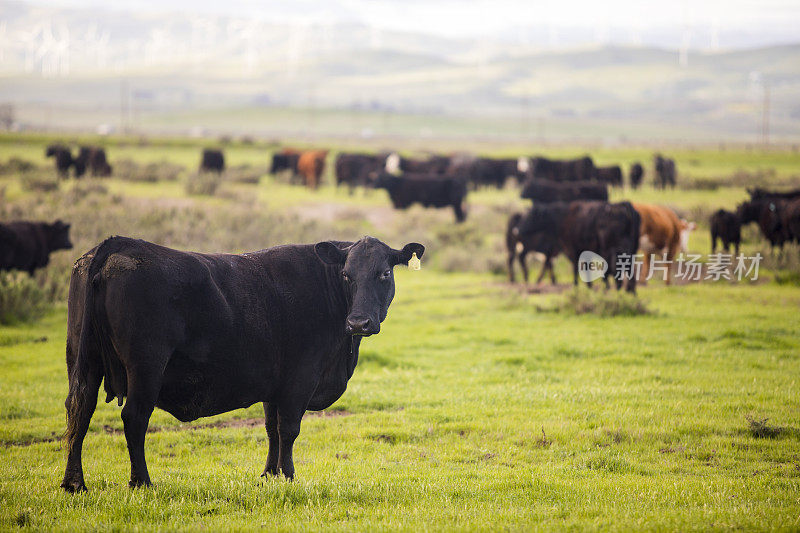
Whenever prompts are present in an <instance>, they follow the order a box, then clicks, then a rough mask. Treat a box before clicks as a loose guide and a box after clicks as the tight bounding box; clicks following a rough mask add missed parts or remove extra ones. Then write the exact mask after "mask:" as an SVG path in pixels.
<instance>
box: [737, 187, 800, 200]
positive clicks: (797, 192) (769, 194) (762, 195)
mask: <svg viewBox="0 0 800 533" xmlns="http://www.w3.org/2000/svg"><path fill="white" fill-rule="evenodd" d="M747 193H748V194H749V195H750V199H751V200H764V199H774V198H779V199H781V200H794V199H795V198H800V189H793V190H791V191H783V192H778V191H770V190H767V189H762V188H760V187H756V188H755V189H747Z"/></svg>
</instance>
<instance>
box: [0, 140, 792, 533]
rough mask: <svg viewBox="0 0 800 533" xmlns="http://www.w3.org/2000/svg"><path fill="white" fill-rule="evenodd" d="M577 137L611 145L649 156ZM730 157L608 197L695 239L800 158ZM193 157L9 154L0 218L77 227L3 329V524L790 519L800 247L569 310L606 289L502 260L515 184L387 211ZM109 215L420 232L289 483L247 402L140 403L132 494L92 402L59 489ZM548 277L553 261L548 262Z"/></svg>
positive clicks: (723, 522) (276, 228)
mask: <svg viewBox="0 0 800 533" xmlns="http://www.w3.org/2000/svg"><path fill="white" fill-rule="evenodd" d="M46 141H47V139H38V138H37V139H32V138H2V139H0V162H5V161H7V160H8V158H10V157H12V156H16V157H22V158H23V159H29V160H32V161H34V162H36V163H37V164H39V165H44V164H45V161H44V159H43V158H42V154H43V143H44V142H46ZM116 142H118V141H113V142H110V143H109V156H110V158H111V162H112V164H113V163H114V160H115V159H117V158H131V159H133V160H136V161H138V162H140V163H144V162H148V161H161V160H162V159H163V160H168V161H171V162H174V163H179V164H183V165H185V166H190V165H191V166H193V165H194V164H196V160H197V159H199V155H198V150H199V149H198V147H197V146H195V145H193V144H192V143H191V142H188V141H187V142H185V143H177V142H176V143H175V144H174V145H160V146H153V145H148V146H144V147H136V146H133V145H132V144H125V143H122V144H123V145H117V144H115V143H116ZM271 149H272V148H271V147H269V146H262V145H255V146H245V145H235V146H233V147H231V149H230V150H229V152H228V153H229V154H230V159H231V160H233V161H235V162H236V163H235V164H250V165H264V164H265V161H266V159H267V157H266V155H264V154H268V153H269V151H270V150H271ZM508 151H511V148H508ZM559 151H563V152H565V153H566V152H569V153H582V152H585V151H586V148H585V147H564V148H563V149H559ZM591 152H592V154H593V155H596V156H597V157H596V158H597V159H598V160H601V161H603V162H605V161H608V162H612V161H629V160H632V159H634V158H641V159H642V160H646V158H649V155H650V153H651V152H650V151H648V150H646V149H624V150H620V151H618V152H614V151H613V150H610V149H605V150H598V151H597V153H596V151H595V150H592V151H591ZM520 153H524V152H520ZM692 154H693V155H692ZM728 155H729V156H730V157H727V156H726V155H725V153H722V152H719V151H716V150H712V149H710V148H703V149H697V150H686V151H685V152H681V153H679V154H676V156H677V157H678V166H679V170H680V169H683V168H686V169H687V170H686V172H687V173H689V172H690V171H691V172H696V173H697V174H696V175H697V176H700V177H703V178H707V179H712V180H717V182H716V183H717V187H716V188H707V187H706V188H700V189H697V188H689V189H678V190H675V191H670V192H666V193H662V192H659V191H655V190H653V189H650V188H645V189H643V190H641V191H638V192H635V193H633V192H630V191H621V192H617V193H615V198H623V197H624V198H630V199H636V200H642V201H653V202H659V203H665V204H668V205H672V206H674V207H675V208H677V209H679V210H680V211H681V212H682V214H684V215H687V216H690V217H692V218H694V219H695V220H696V221H697V222H698V223H699V224H700V226H701V227H700V230H699V231H698V232H697V233H696V234H695V235H694V236H693V239H692V241H691V245H690V249H691V250H692V251H696V252H698V253H701V252H702V253H706V252H707V251H708V249H709V242H708V240H709V239H708V230H707V225H706V218H705V217H707V215H708V214H709V213H711V212H712V211H713V210H714V209H716V208H718V207H728V208H732V207H733V206H734V205H735V204H736V202H738V201H741V200H742V199H743V198H744V197H745V191H744V185H745V184H744V183H741V182H739V181H738V180H743V179H744V178H742V177H739V178H735V177H734V176H735V174H737V173H746V174H747V175H748V176H751V177H752V179H753V180H763V181H764V182H767V183H775V184H788V183H793V182H794V180H796V179H797V176H798V175H800V160H798V155H797V154H794V153H793V152H791V151H786V152H763V153H748V152H747V151H745V150H734V151H733V153H730V154H728ZM690 158H693V159H695V160H696V164H695V165H694V167H691V166H690V165H689V160H690ZM682 162H683V163H682ZM185 179H187V177H186V176H184V175H181V177H180V178H179V179H178V180H176V181H169V182H156V183H146V182H131V181H127V180H124V179H120V178H114V179H110V180H103V181H102V182H97V181H95V182H91V181H89V182H84V183H81V184H77V185H76V184H74V183H72V182H69V183H61V184H60V185H59V186H58V189H57V190H54V191H50V192H41V191H37V190H28V189H26V188H25V186H24V183H25V181H24V179H23V178H22V177H20V176H19V175H17V174H6V175H3V176H0V190H2V191H4V192H3V193H2V195H0V220H6V219H11V218H20V217H29V218H39V219H52V218H56V217H62V218H64V219H65V220H70V221H71V222H72V223H73V232H72V237H73V242H74V243H75V245H76V246H75V249H74V250H71V251H68V252H58V253H57V254H55V255H54V256H53V263H52V264H51V266H50V267H48V268H47V269H45V270H44V271H42V272H40V273H39V274H37V278H36V279H37V281H38V282H40V283H41V284H42V285H43V286H45V287H47V288H48V290H49V291H50V294H51V296H50V298H51V300H52V301H53V304H52V305H51V306H50V309H49V311H48V312H47V313H46V314H45V315H44V316H43V317H42V318H41V319H39V320H37V321H34V322H28V323H18V324H13V325H5V326H0V465H2V466H0V500H1V501H2V505H0V529H13V528H17V527H23V528H29V529H54V530H74V529H98V530H100V529H102V530H108V529H122V530H127V529H139V530H164V529H177V530H197V529H200V528H205V529H208V530H220V529H235V530H244V529H260V528H267V529H271V530H298V529H313V530H336V531H339V530H358V531H364V530H389V529H392V530H394V529H404V530H420V529H427V530H453V529H456V530H474V529H485V530H526V531H528V530H542V531H550V530H567V529H573V530H574V529H578V530H620V531H628V530H659V531H664V530H681V531H688V530H723V529H746V530H797V529H798V528H800V421H799V419H798V412H799V411H798V408H800V390H798V388H799V387H800V386H799V385H798V376H800V323H799V322H798V320H797V309H798V306H800V285H799V284H798V282H797V280H798V279H800V278H798V277H797V276H796V272H797V271H798V267H797V265H798V260H797V256H798V249H797V248H796V247H793V248H790V249H789V250H788V254H787V257H786V258H784V259H782V260H780V261H779V260H777V259H776V258H773V257H771V256H769V254H768V250H767V249H765V247H764V245H763V243H762V242H761V240H760V239H759V238H758V236H757V235H756V233H755V231H753V230H749V231H748V232H746V234H745V237H746V243H745V245H744V251H745V252H746V253H748V254H749V253H754V252H756V251H760V252H762V253H764V254H766V255H767V256H768V257H767V259H766V260H765V264H764V268H763V269H762V272H761V276H760V279H759V281H758V282H756V283H728V282H722V283H711V282H704V283H696V284H690V285H680V286H673V287H666V286H664V285H663V284H662V283H660V282H651V283H650V284H649V285H648V286H647V287H643V288H641V290H640V295H639V299H638V302H637V303H638V306H637V309H638V310H639V311H642V309H644V310H646V312H645V313H637V315H636V316H607V315H606V314H604V313H592V312H590V313H586V314H577V313H576V312H575V309H576V306H575V305H573V303H571V302H574V301H575V300H576V299H577V300H580V301H583V302H585V301H591V300H592V299H594V298H602V297H603V296H602V295H601V294H594V293H590V291H589V290H588V289H585V288H582V289H581V290H580V291H579V292H578V296H577V297H576V296H574V295H573V292H572V290H571V289H569V288H564V287H562V288H561V289H562V290H556V291H547V293H546V294H536V293H530V292H528V291H525V290H522V289H521V288H520V287H518V286H516V287H514V286H510V285H509V284H508V283H507V282H506V281H505V280H506V278H505V272H504V270H503V268H504V262H505V257H504V254H505V252H504V250H503V244H502V242H503V240H502V239H503V235H502V233H503V230H504V226H505V220H506V218H507V215H508V213H509V212H511V211H513V210H515V209H521V208H523V207H524V206H525V205H526V204H525V203H524V202H521V201H519V200H518V199H517V198H516V193H515V191H513V190H511V189H509V190H504V191H485V192H480V193H477V194H475V195H472V196H470V198H469V203H470V216H469V218H468V220H467V222H466V223H465V224H463V225H461V226H458V227H456V226H454V225H453V224H452V213H450V212H449V211H442V212H435V211H425V210H422V209H412V210H410V211H408V212H401V213H398V212H394V211H392V210H390V209H389V207H388V200H387V198H386V197H385V195H384V194H383V192H382V191H375V192H373V193H371V194H364V193H357V194H356V195H354V196H352V197H351V196H349V195H347V193H345V192H337V191H335V190H334V189H333V188H332V187H323V188H322V189H321V190H320V191H318V192H316V193H312V192H309V191H306V190H304V189H301V188H299V187H294V186H291V185H288V184H286V183H284V182H283V181H281V180H280V179H272V178H268V177H262V178H261V180H260V181H259V182H258V183H252V184H248V183H235V182H232V181H226V182H224V183H223V184H222V186H221V187H220V189H219V190H218V192H217V194H216V195H214V196H188V195H187V194H186V192H185V189H184V186H183V181H184V180H185ZM685 182H686V183H689V184H691V183H692V182H691V180H690V179H689V178H687V179H686V181H685ZM112 233H121V234H129V235H134V236H138V237H143V238H147V239H150V240H153V241H156V242H160V243H163V244H166V245H169V246H175V247H179V248H186V249H198V250H215V251H222V250H225V251H243V250H252V249H256V248H260V247H264V246H270V245H273V244H278V243H281V242H314V241H317V240H322V239H326V238H355V237H358V236H360V235H363V234H366V233H369V234H372V235H375V236H377V237H380V238H382V239H384V240H386V241H387V242H389V243H390V244H392V245H394V246H398V245H401V244H403V243H405V242H408V241H412V240H416V241H419V242H422V243H424V244H425V245H426V246H427V248H428V249H427V252H426V256H425V258H424V259H423V270H421V271H419V272H410V271H407V270H405V269H400V268H398V271H397V296H396V298H395V301H394V303H393V304H392V307H391V309H390V311H389V317H388V319H387V321H386V323H385V324H384V327H383V328H382V331H381V333H380V334H379V335H377V336H375V337H372V338H369V339H367V340H366V341H365V342H364V343H363V344H362V357H361V360H360V361H359V365H358V367H357V368H356V372H355V375H354V376H353V378H352V380H351V381H350V384H349V387H348V390H347V392H346V393H345V395H344V396H343V397H342V398H341V399H340V400H339V401H338V402H337V403H336V404H334V406H333V407H332V408H331V409H330V410H329V411H328V412H326V413H325V414H324V415H309V416H307V417H306V419H305V420H304V422H303V429H302V431H301V433H300V437H299V438H298V441H297V444H296V446H295V459H296V467H297V477H296V480H295V481H294V482H287V481H284V480H264V479H263V478H259V474H260V473H261V471H262V468H263V463H264V461H265V460H266V452H267V445H266V434H265V431H264V428H263V413H262V412H261V409H260V406H253V407H251V408H249V409H246V410H241V411H235V412H231V413H227V414H225V415H220V416H217V417H213V418H208V419H202V420H199V421H196V422H195V423H192V424H181V423H179V422H178V421H177V420H175V419H173V418H172V417H171V416H169V415H167V414H166V413H164V412H161V411H156V413H155V414H154V416H153V418H152V420H151V426H150V427H151V433H150V434H149V435H148V439H147V446H146V450H147V453H148V463H149V466H150V474H151V476H152V478H153V481H154V483H155V485H154V487H153V488H150V489H143V490H130V489H128V488H127V479H128V473H129V463H128V458H127V451H126V449H125V439H124V436H123V435H122V422H121V420H120V418H119V408H118V407H116V406H115V405H114V404H101V405H100V406H99V408H98V410H97V412H96V414H95V416H94V418H93V420H92V426H91V428H90V432H89V435H88V437H87V440H86V444H85V446H84V469H85V473H86V481H87V484H88V486H89V492H88V493H86V494H81V495H77V496H70V495H67V494H64V493H63V491H62V490H61V489H60V488H59V486H58V485H59V483H60V481H61V476H62V474H63V468H64V464H65V460H66V459H65V452H64V449H63V446H62V444H61V442H60V441H59V435H60V434H61V433H62V432H63V430H64V408H63V400H64V398H65V396H66V392H67V380H66V369H65V364H64V352H65V337H66V325H65V322H66V305H65V303H64V295H65V292H64V291H65V287H66V280H67V276H68V269H69V267H70V265H71V262H72V261H73V260H74V259H75V258H76V257H77V256H78V255H80V254H81V253H83V251H85V250H86V249H88V248H89V247H90V246H92V245H93V244H95V243H96V242H98V241H99V240H100V239H102V238H103V237H104V236H106V235H108V234H112ZM557 273H558V274H559V276H560V278H561V279H560V281H562V282H567V281H569V279H568V277H567V268H566V263H565V261H564V260H563V259H560V260H559V261H558V264H557ZM787 273H788V274H791V273H794V277H792V276H791V275H790V276H788V278H787V277H786V275H787ZM782 276H783V277H782ZM781 279H789V280H790V282H789V283H786V282H783V283H778V280H781ZM608 299H609V300H611V301H612V303H614V302H615V303H618V304H621V305H623V307H624V305H625V304H626V302H627V303H628V304H630V302H629V301H627V300H625V299H618V298H616V297H615V296H613V295H612V296H609V297H608ZM765 419H766V421H765Z"/></svg>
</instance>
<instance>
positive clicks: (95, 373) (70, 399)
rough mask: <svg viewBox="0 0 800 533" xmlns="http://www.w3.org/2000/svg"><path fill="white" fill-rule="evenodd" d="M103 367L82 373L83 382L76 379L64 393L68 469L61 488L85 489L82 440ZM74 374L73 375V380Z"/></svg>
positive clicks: (94, 402)
mask: <svg viewBox="0 0 800 533" xmlns="http://www.w3.org/2000/svg"><path fill="white" fill-rule="evenodd" d="M102 378H103V376H102V367H99V366H98V368H91V369H89V370H88V373H87V375H86V376H85V381H81V382H80V383H78V382H75V383H74V384H71V385H70V391H69V394H68V396H67V401H66V404H65V405H66V408H67V432H66V440H67V468H66V470H65V471H64V480H63V481H62V482H61V487H62V488H63V489H64V490H66V491H67V492H82V491H85V490H86V483H85V482H84V480H83V462H82V461H81V454H82V450H83V439H84V438H85V437H86V432H87V431H88V430H89V421H90V420H91V419H92V415H93V414H94V410H95V407H97V391H98V389H99V388H100V381H101V380H102ZM74 379H75V377H73V378H72V380H71V381H73V380H74Z"/></svg>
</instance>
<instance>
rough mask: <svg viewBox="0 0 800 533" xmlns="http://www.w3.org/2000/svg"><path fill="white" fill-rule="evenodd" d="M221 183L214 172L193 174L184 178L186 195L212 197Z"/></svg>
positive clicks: (218, 176) (219, 177)
mask: <svg viewBox="0 0 800 533" xmlns="http://www.w3.org/2000/svg"><path fill="white" fill-rule="evenodd" d="M221 182H222V178H221V176H220V175H219V174H217V173H215V172H199V173H198V172H194V173H192V174H189V177H188V178H186V184H185V187H186V194H191V195H206V196H214V194H215V193H216V192H217V189H218V188H219V185H220V183H221Z"/></svg>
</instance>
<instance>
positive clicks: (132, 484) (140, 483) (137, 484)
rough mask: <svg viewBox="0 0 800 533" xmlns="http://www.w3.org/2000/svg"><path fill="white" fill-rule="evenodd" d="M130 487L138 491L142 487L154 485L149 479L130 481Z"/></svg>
mask: <svg viewBox="0 0 800 533" xmlns="http://www.w3.org/2000/svg"><path fill="white" fill-rule="evenodd" d="M128 486H129V487H130V488H132V489H138V488H142V487H152V486H153V484H152V483H150V480H149V479H144V480H142V479H132V480H130V481H128Z"/></svg>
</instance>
